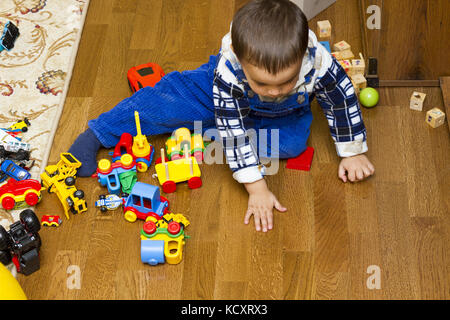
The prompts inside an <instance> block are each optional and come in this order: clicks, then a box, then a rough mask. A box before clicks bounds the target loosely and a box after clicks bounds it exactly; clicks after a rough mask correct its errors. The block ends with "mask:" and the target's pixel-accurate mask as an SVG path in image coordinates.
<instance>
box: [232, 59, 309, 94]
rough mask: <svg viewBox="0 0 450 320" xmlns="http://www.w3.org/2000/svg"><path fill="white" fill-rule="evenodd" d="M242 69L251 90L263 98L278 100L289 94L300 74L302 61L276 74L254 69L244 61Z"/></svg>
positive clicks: (257, 68)
mask: <svg viewBox="0 0 450 320" xmlns="http://www.w3.org/2000/svg"><path fill="white" fill-rule="evenodd" d="M241 65H242V69H243V71H244V74H245V76H246V78H247V81H248V84H249V85H250V87H251V88H252V90H253V91H254V92H255V93H256V94H258V95H260V96H264V97H269V98H279V97H282V96H285V95H287V94H289V93H290V92H291V91H292V89H294V87H295V84H296V83H297V81H298V77H299V74H300V68H301V66H302V60H300V61H298V62H296V63H294V64H292V65H291V66H289V67H287V68H286V69H284V70H282V71H280V72H278V73H277V74H272V73H269V72H268V71H267V70H265V69H262V68H259V67H256V66H254V65H252V64H250V63H247V62H245V61H242V62H241Z"/></svg>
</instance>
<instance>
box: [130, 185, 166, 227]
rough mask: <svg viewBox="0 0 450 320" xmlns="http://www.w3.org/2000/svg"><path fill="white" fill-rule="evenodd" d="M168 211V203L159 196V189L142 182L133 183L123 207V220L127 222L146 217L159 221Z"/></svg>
mask: <svg viewBox="0 0 450 320" xmlns="http://www.w3.org/2000/svg"><path fill="white" fill-rule="evenodd" d="M168 209H169V201H168V200H167V199H166V198H164V197H163V196H161V195H160V193H159V188H158V187H157V186H153V185H151V184H147V183H143V182H136V183H135V185H134V186H133V189H132V190H131V193H130V195H129V196H128V198H127V200H126V201H125V205H124V206H123V212H124V217H125V220H127V221H129V222H134V221H136V219H141V220H146V219H147V218H148V217H154V218H156V219H160V218H161V216H162V215H163V214H165V213H167V210H168Z"/></svg>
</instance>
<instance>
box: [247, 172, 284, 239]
mask: <svg viewBox="0 0 450 320" xmlns="http://www.w3.org/2000/svg"><path fill="white" fill-rule="evenodd" d="M245 188H246V189H247V191H248V194H249V197H248V209H247V212H246V213H245V218H244V223H245V224H248V223H249V220H250V217H251V216H252V215H253V220H254V221H255V228H256V231H260V230H261V225H262V230H263V231H264V232H267V230H271V229H272V228H273V213H272V210H273V208H274V207H275V208H276V209H277V210H278V211H281V212H284V211H286V210H287V209H286V208H285V207H283V206H282V205H281V204H280V202H278V200H277V198H276V197H275V195H274V194H273V193H272V192H270V190H269V188H267V184H266V181H265V180H264V179H261V180H258V181H256V182H253V183H246V184H245Z"/></svg>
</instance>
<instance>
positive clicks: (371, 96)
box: [359, 88, 380, 108]
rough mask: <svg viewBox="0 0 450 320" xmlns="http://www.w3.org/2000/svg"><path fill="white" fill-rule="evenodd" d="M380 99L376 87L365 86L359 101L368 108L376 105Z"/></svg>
mask: <svg viewBox="0 0 450 320" xmlns="http://www.w3.org/2000/svg"><path fill="white" fill-rule="evenodd" d="M379 99H380V96H379V94H378V91H377V90H375V89H374V88H364V89H362V90H361V92H360V93H359V101H360V102H361V104H362V105H363V106H364V107H366V108H372V107H375V106H376V105H377V103H378V100H379Z"/></svg>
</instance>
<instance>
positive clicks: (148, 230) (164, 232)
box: [141, 213, 189, 266]
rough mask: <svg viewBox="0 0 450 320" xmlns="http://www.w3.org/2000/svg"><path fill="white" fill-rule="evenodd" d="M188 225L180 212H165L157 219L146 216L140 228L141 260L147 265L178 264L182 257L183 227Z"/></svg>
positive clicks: (187, 221) (184, 237) (185, 237)
mask: <svg viewBox="0 0 450 320" xmlns="http://www.w3.org/2000/svg"><path fill="white" fill-rule="evenodd" d="M188 225H189V220H187V219H186V218H185V217H184V216H183V215H181V214H173V213H169V214H165V215H164V216H162V217H161V218H160V219H159V220H155V219H153V218H148V219H147V221H146V222H145V223H144V226H143V228H142V230H141V261H142V262H143V263H147V264H149V265H152V266H154V265H157V264H159V263H165V262H167V263H169V264H178V263H180V262H181V260H182V258H183V247H184V244H185V239H187V238H189V237H188V236H186V235H185V233H184V229H185V228H186V227H187V226H188Z"/></svg>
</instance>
